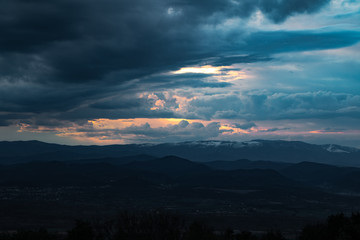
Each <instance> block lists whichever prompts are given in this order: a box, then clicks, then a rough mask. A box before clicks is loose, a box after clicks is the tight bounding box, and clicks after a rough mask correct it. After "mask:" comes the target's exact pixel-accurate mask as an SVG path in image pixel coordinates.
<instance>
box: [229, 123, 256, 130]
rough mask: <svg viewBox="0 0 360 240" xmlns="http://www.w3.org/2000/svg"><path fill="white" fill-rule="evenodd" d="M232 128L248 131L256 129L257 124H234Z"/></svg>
mask: <svg viewBox="0 0 360 240" xmlns="http://www.w3.org/2000/svg"><path fill="white" fill-rule="evenodd" d="M232 127H234V128H240V129H243V130H248V129H250V128H252V127H256V124H255V123H253V122H247V123H243V124H239V123H233V124H232Z"/></svg>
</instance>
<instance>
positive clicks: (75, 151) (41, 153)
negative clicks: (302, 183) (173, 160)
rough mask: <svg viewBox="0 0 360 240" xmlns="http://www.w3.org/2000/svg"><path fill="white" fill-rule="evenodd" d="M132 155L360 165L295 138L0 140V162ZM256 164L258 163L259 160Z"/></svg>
mask: <svg viewBox="0 0 360 240" xmlns="http://www.w3.org/2000/svg"><path fill="white" fill-rule="evenodd" d="M136 155H148V156H154V157H164V156H169V155H174V156H178V157H181V158H186V159H190V160H192V161H197V162H209V161H217V160H226V161H234V160H239V159H248V160H262V161H274V162H286V163H299V162H304V161H309V162H317V163H325V164H332V165H341V166H360V150H359V149H357V148H351V147H344V146H339V145H316V144H309V143H304V142H298V141H270V140H254V141H248V142H234V141H194V142H182V143H163V144H128V145H108V146H66V145H57V144H48V143H43V142H38V141H20V142H0V164H11V163H20V162H28V161H38V160H40V161H69V160H84V159H87V160H90V159H102V158H114V159H115V158H117V159H119V158H124V157H132V156H136ZM257 164H259V165H261V164H260V162H258V163H257ZM262 164H265V162H263V163H262ZM261 168H262V167H261Z"/></svg>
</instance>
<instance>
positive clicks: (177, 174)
mask: <svg viewBox="0 0 360 240" xmlns="http://www.w3.org/2000/svg"><path fill="white" fill-rule="evenodd" d="M210 143H211V144H210ZM210 143H208V142H206V144H205V145H204V143H201V144H200V145H199V144H198V145H196V144H197V143H196V144H195V145H194V144H193V143H191V144H190V145H189V144H188V143H187V144H185V145H184V146H185V147H184V146H181V147H182V149H183V151H182V152H186V151H188V152H189V151H190V150H191V151H192V150H194V149H195V150H196V151H197V152H195V150H194V151H193V153H196V154H200V153H201V152H203V153H208V152H211V153H217V154H218V155H219V156H220V155H222V154H224V153H226V152H231V151H232V152H231V154H232V155H231V156H232V157H233V156H235V155H236V154H237V153H240V152H238V151H240V150H241V152H243V153H245V152H246V151H250V152H249V154H250V153H252V152H256V151H260V150H261V149H263V150H264V151H265V150H266V149H270V147H267V145H266V144H272V145H274V144H275V145H276V146H278V147H276V146H275V149H280V150H281V151H280V150H279V152H281V153H282V154H285V155H284V158H283V159H290V160H291V161H290V160H289V161H288V162H284V161H282V162H276V161H269V160H246V159H240V158H239V159H240V160H227V161H208V162H204V161H203V160H202V161H203V162H195V161H189V160H187V159H184V158H180V157H177V156H165V157H154V156H152V155H148V154H141V155H127V156H122V155H121V154H120V155H121V156H120V157H114V156H115V155H116V154H119V151H118V150H119V149H120V150H121V153H122V154H123V155H124V154H129V152H130V153H133V152H131V151H129V149H132V148H134V146H128V147H127V148H126V149H125V150H126V151H125V150H124V149H123V146H121V147H117V146H112V147H106V148H100V147H89V148H88V147H87V148H86V149H83V148H82V147H81V148H79V149H80V150H81V151H83V150H84V151H85V150H86V151H90V150H91V149H93V150H94V151H95V150H96V151H95V152H96V153H97V154H95V152H94V154H93V156H92V157H91V156H90V155H89V154H88V155H81V154H80V155H79V152H76V151H78V148H76V149H75V150H76V151H75V150H73V149H72V150H71V149H70V150H71V151H70V153H71V154H70V155H69V152H66V151H64V150H63V149H62V148H69V147H64V146H59V145H50V147H51V148H50V147H49V146H47V149H48V150H46V151H47V152H46V153H44V151H45V150H44V143H38V142H35V143H34V142H31V144H30V145H31V146H28V145H26V144H28V143H21V145H22V146H23V148H17V146H18V143H6V144H5V145H6V147H4V148H0V162H1V163H2V165H0V231H2V232H3V233H9V232H13V231H16V230H18V229H23V230H27V233H26V234H45V233H44V232H42V233H40V232H36V231H35V232H34V231H33V230H36V229H47V230H48V231H50V232H62V233H63V235H62V236H63V237H64V238H65V237H66V233H67V231H68V230H69V229H72V228H74V222H75V220H76V219H81V220H83V221H85V223H86V224H90V225H91V228H94V229H93V231H95V232H96V231H97V230H96V226H95V225H93V224H94V222H99V221H100V220H101V221H102V220H104V219H105V220H106V219H116V218H117V216H118V213H119V212H120V213H124V212H130V213H134V214H137V213H141V212H145V213H151V214H153V213H156V212H160V213H165V214H167V215H166V216H179V217H180V218H181V219H185V220H184V221H185V222H186V224H185V226H186V227H184V228H182V230H181V231H180V232H182V233H184V232H186V231H188V230H189V226H190V225H191V224H192V223H193V222H201V223H202V224H203V225H201V226H202V227H205V226H211V227H212V230H211V233H216V234H217V236H223V237H224V236H225V235H221V233H224V234H225V232H226V230H227V229H232V230H233V233H234V234H232V235H231V237H233V238H227V239H256V237H261V236H263V235H264V234H266V233H267V232H268V231H270V230H280V231H281V233H282V235H283V236H285V237H286V238H288V239H296V238H297V237H299V236H302V235H301V234H302V232H303V228H304V226H309V225H312V224H317V223H318V222H321V221H325V220H326V218H327V217H328V216H330V215H334V214H337V213H340V212H342V213H344V214H345V216H349V218H346V217H345V216H343V217H342V218H344V219H345V220H344V219H343V220H341V221H342V223H341V224H340V225H339V224H337V225H336V226H337V227H339V226H342V225H344V226H345V225H346V226H347V225H349V224H350V225H351V226H358V225H356V224H358V222H357V221H358V215H353V216H352V217H351V214H352V213H354V212H359V211H360V168H357V167H349V166H345V165H347V164H345V165H343V166H339V165H329V164H324V163H321V162H317V163H316V162H310V161H300V162H299V161H298V160H296V161H295V162H293V160H294V159H293V158H291V155H289V154H290V153H291V154H292V155H296V154H297V153H298V152H302V155H301V154H299V156H301V159H302V158H304V160H306V159H312V157H309V158H305V157H304V156H306V154H305V153H317V155H316V156H318V157H317V159H324V158H323V157H324V156H325V157H326V156H329V157H331V159H337V160H336V161H340V160H341V156H348V155H347V154H352V155H351V156H352V157H353V159H352V161H356V156H357V155H356V154H358V150H356V149H355V150H354V149H347V148H341V149H340V147H339V146H337V148H335V147H334V146H325V147H324V146H320V147H319V146H313V145H309V144H304V143H298V142H296V143H286V144H285V143H284V142H257V143H256V144H254V143H251V144H249V143H247V144H242V145H241V144H240V145H239V144H237V145H236V144H235V143H227V142H225V143H220V145H219V144H218V143H216V145H215V147H214V146H213V145H214V143H213V142H210ZM14 144H15V145H14ZM24 144H25V145H24ZM34 144H35V145H36V146H37V145H40V146H41V148H36V146H35V145H34ZM209 144H210V147H209ZM221 144H222V145H221ZM229 144H230V145H229ZM0 145H1V144H0ZM13 145H14V146H13ZM11 146H13V147H11ZM25 146H28V147H25ZM186 146H187V147H186ZM219 146H220V147H219ZM304 146H305V147H304ZM162 147H163V146H162ZM166 147H168V146H166ZM265 147H266V148H265ZM52 148H54V149H52ZM58 148H59V149H58ZM135 148H136V150H139V149H141V148H142V146H135ZM144 148H146V149H147V150H149V149H154V148H152V147H151V148H150V147H148V146H145V147H144ZM174 148H176V151H179V152H180V148H179V145H174ZM16 149H22V150H21V151H18V153H17V151H16ZM49 149H50V150H49ZM156 149H157V150H159V149H158V147H156ZM161 149H163V148H161ZM237 149H240V150H237ZM244 149H245V150H244ZM303 149H307V150H306V151H303ZM40 150H41V151H40ZM106 150H111V151H110V152H111V154H112V155H111V156H107V155H101V156H100V157H99V154H100V153H101V154H103V153H108V152H107V151H106ZM115 150H116V151H115ZM185 150H186V151H185ZM230 150H231V151H230ZM266 151H270V150H266ZM90 152H91V151H90ZM347 152H349V153H347ZM115 153H116V154H115ZM16 154H17V155H16ZM34 154H35V155H34ZM327 154H328V155H327ZM334 154H335V155H334ZM336 154H340V155H336ZM113 155H114V156H113ZM75 156H78V157H77V158H75ZM224 156H226V154H225V155H224ZM278 156H280V154H279V153H278ZM286 156H287V157H286ZM289 156H290V157H289ZM314 156H315V155H314ZM349 156H350V155H349ZM36 159H39V160H36ZM54 159H55V160H54ZM314 159H315V158H314ZM323 161H325V160H323ZM334 161H335V160H334ZM355 165H356V164H355ZM140 218H141V217H140ZM105 220H104V221H105ZM112 221H115V220H112ZM134 221H135V220H134ZM115 222H116V221H115ZM135 222H137V220H136V221H135ZM82 223H84V222H82ZM85 223H84V224H85ZM327 224H330V223H327ZM120 225H121V224H120ZM144 225H146V224H145V223H144ZM330 225H331V224H330ZM82 226H83V225H82ZM152 226H153V227H154V226H155V225H152ZM314 226H318V225H314ZM77 227H81V226H77ZM118 227H119V226H114V227H113V228H114V229H116V228H118ZM205 228H206V229H207V227H205ZM315 228H316V227H315ZM319 228H320V229H322V228H323V227H319ZM332 228H334V229H335V227H332ZM344 228H346V229H347V230H346V231H350V230H349V229H348V227H344ZM28 230H29V231H30V232H29V231H28ZM242 231H248V232H250V233H251V234H253V235H254V237H255V238H251V236H249V238H236V237H235V236H237V235H236V234H240V233H241V232H242ZM321 231H323V233H322V234H325V235H326V234H328V233H327V232H326V231H327V230H326V231H325V230H324V229H322V230H321ZM324 231H325V232H326V233H324ZM339 231H340V230H339ZM341 231H345V230H341ZM351 231H352V230H351ZM22 233H24V232H22ZM270 233H272V234H277V233H276V232H274V231H273V232H270ZM14 234H17V233H14ZM24 234H25V233H24ZM46 234H47V233H46ZM244 234H245V233H244ZM334 234H335V233H334ZM334 234H333V235H334ZM342 234H345V233H342ZM346 234H347V233H346ZM351 234H357V233H356V231H355V233H354V232H353V231H352V233H351ZM325 235H324V236H325ZM335 235H336V234H335ZM14 236H15V235H11V236H10V235H8V236H7V237H9V238H8V239H24V238H11V237H14ZM56 236H57V237H59V236H60V235H59V236H58V235H56ZM326 236H327V235H326ZM351 236H353V235H351ZM3 237H6V236H3ZM243 237H245V235H244V236H243ZM5 239H6V238H5ZM37 239H48V238H46V237H44V238H40V237H38V238H37ZM79 239H80V238H79ZM85 239H91V238H85ZM94 239H95V238H94ZM96 239H126V238H114V237H111V238H110V237H108V238H96ZM129 239H136V238H129ZM142 239H172V238H142ZM173 239H186V238H173ZM198 239H202V238H198ZM205 239H211V238H205ZM225 239H226V238H225ZM301 239H314V238H301ZM315 239H322V238H320V237H318V238H315ZM327 239H330V238H327ZM335 239H354V238H351V237H350V238H349V237H344V238H335ZM355 239H358V238H355Z"/></svg>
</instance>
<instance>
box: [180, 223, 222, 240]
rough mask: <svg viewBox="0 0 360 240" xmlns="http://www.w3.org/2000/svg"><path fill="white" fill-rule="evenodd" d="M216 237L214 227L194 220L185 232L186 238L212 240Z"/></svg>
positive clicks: (189, 239) (188, 239)
mask: <svg viewBox="0 0 360 240" xmlns="http://www.w3.org/2000/svg"><path fill="white" fill-rule="evenodd" d="M212 239H216V235H215V234H214V231H213V229H211V228H210V227H208V226H206V225H204V224H202V223H199V222H193V223H192V224H191V225H190V226H189V229H188V231H187V232H186V233H185V240H212Z"/></svg>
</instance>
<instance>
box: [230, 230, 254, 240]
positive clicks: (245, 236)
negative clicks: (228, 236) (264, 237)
mask: <svg viewBox="0 0 360 240" xmlns="http://www.w3.org/2000/svg"><path fill="white" fill-rule="evenodd" d="M235 239H236V240H257V239H258V238H257V237H256V236H255V235H254V234H252V233H251V232H248V231H242V232H241V233H238V234H236V235H235Z"/></svg>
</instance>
